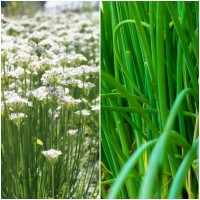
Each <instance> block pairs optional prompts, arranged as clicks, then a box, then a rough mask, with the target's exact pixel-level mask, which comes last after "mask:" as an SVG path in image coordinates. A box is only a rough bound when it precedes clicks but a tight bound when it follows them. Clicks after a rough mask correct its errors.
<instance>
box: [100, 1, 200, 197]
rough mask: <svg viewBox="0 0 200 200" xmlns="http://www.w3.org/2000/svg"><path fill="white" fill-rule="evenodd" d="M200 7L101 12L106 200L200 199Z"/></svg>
mask: <svg viewBox="0 0 200 200" xmlns="http://www.w3.org/2000/svg"><path fill="white" fill-rule="evenodd" d="M198 37H199V2H183V1H182V2H181V1H177V2H171V1H169V2H167V1H166V2H151V1H150V2H138V1H130V2H120V1H119V2H111V1H110V2H109V1H106V2H105V1H104V2H103V3H102V8H101V137H102V143H101V146H102V148H101V155H102V158H101V168H102V170H101V196H102V198H113V199H114V198H120V199H123V198H125V199H128V198H131V199H135V198H192V199H195V198H199V195H198V188H199V175H198V170H199V164H198V163H199V157H198V145H199V132H198V129H199V113H198V110H199V102H198V90H199V87H198V72H199V66H198V64H199V58H198V56H199V51H198V45H199V44H198V40H199V38H198Z"/></svg>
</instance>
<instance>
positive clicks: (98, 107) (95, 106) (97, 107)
mask: <svg viewBox="0 0 200 200" xmlns="http://www.w3.org/2000/svg"><path fill="white" fill-rule="evenodd" d="M91 108H92V109H91V110H94V111H96V110H100V105H94V106H91Z"/></svg>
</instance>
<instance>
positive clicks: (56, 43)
mask: <svg viewBox="0 0 200 200" xmlns="http://www.w3.org/2000/svg"><path fill="white" fill-rule="evenodd" d="M88 14H91V13H85V12H82V13H76V12H73V13H71V12H70V13H69V12H67V13H62V12H61V11H60V12H59V14H58V13H57V14H56V13H55V14H54V15H52V16H49V15H45V14H44V13H42V12H39V13H36V14H35V16H34V17H33V18H27V17H22V18H17V20H15V19H9V18H7V17H3V20H2V35H1V36H2V38H1V70H2V74H1V75H2V76H1V78H2V79H1V94H2V100H1V106H2V107H1V189H2V190H1V197H2V198H5V199H30V198H33V199H48V198H57V199H59V198H60V199H64V198H67V199H68V198H97V197H98V195H99V189H98V188H99V187H98V185H99V181H98V174H99V170H98V149H99V147H98V130H99V128H98V121H99V117H98V116H99V115H98V110H99V88H98V82H99V77H98V74H99V59H98V58H99V53H98V50H99V47H98V44H99V40H98V38H99V33H98V20H96V21H92V20H88V19H87V15H88ZM52 24H54V26H52ZM43 154H44V155H43ZM58 156H59V158H58Z"/></svg>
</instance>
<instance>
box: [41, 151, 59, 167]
mask: <svg viewBox="0 0 200 200" xmlns="http://www.w3.org/2000/svg"><path fill="white" fill-rule="evenodd" d="M42 153H43V155H44V156H45V157H46V158H47V160H48V161H49V163H50V164H51V165H54V164H55V163H56V161H57V158H58V156H60V155H61V154H62V152H61V151H57V150H55V149H50V150H47V151H42Z"/></svg>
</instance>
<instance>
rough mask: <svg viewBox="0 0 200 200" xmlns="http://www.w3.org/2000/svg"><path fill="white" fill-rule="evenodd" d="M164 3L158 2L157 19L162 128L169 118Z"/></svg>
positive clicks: (158, 76)
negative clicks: (165, 63)
mask: <svg viewBox="0 0 200 200" xmlns="http://www.w3.org/2000/svg"><path fill="white" fill-rule="evenodd" d="M164 6H165V5H164V4H163V2H157V9H156V10H157V13H156V15H157V19H156V50H157V80H158V96H159V98H158V100H159V113H160V115H161V124H162V127H164V126H165V122H166V120H167V116H168V110H167V102H166V99H167V98H166V85H165V83H166V81H165V68H164V14H165V13H164V8H165V7H164Z"/></svg>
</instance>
